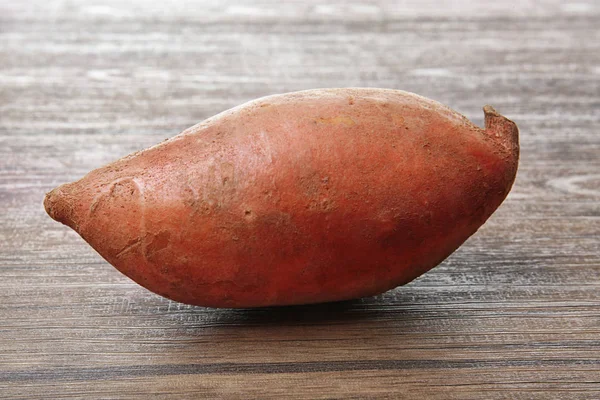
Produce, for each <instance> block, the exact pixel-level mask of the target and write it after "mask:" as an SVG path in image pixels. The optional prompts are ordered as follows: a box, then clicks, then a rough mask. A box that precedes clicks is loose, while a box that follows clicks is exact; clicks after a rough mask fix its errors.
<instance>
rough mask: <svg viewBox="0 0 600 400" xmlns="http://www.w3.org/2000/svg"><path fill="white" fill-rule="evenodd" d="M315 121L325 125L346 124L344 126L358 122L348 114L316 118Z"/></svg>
mask: <svg viewBox="0 0 600 400" xmlns="http://www.w3.org/2000/svg"><path fill="white" fill-rule="evenodd" d="M315 122H317V123H319V124H324V125H344V126H353V125H356V122H354V120H353V119H352V118H350V117H349V116H347V115H338V116H337V117H332V118H323V117H319V118H317V119H315Z"/></svg>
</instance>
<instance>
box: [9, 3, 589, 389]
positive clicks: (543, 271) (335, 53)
mask: <svg viewBox="0 0 600 400" xmlns="http://www.w3.org/2000/svg"><path fill="white" fill-rule="evenodd" d="M441 3H442V2H437V1H433V0H407V1H402V2H395V1H389V0H379V1H369V2H366V1H365V2H362V3H361V2H346V1H341V0H329V1H328V2H324V3H321V4H318V3H317V2H311V1H275V0H261V1H253V0H247V1H237V2H226V3H225V2H221V1H213V2H210V1H192V0H185V1H181V2H173V3H170V2H149V1H148V2H146V1H142V0H135V1H131V0H128V1H120V0H111V1H107V2H104V3H95V4H92V3H91V2H88V1H86V0H69V1H58V0H43V1H42V0H35V1H22V2H19V1H12V2H11V1H3V2H1V3H0V397H1V398H11V399H36V398H40V399H41V398H43V399H58V398H86V399H89V398H127V399H133V398H139V399H147V398H150V396H152V398H238V399H249V398H261V399H267V398H272V399H288V398H290V399H292V398H313V399H317V398H328V399H330V398H347V399H364V398H407V399H415V398H417V399H419V398H420V399H483V398H485V399H491V398H498V399H550V398H555V399H559V398H560V399H598V398H600V31H599V29H598V28H599V26H600V3H598V2H597V1H595V0H579V1H577V2H562V1H558V0H546V1H532V0H521V1H514V2H502V1H492V0H490V1H478V2H476V3H477V4H469V3H475V2H468V1H466V0H460V1H453V2H445V3H448V4H450V3H452V6H450V5H443V4H441ZM344 86H375V87H388V88H400V89H404V90H409V91H413V92H417V93H419V94H422V95H425V96H427V97H430V98H433V99H436V100H439V101H441V102H443V103H446V104H448V105H450V106H451V107H452V108H454V109H456V110H458V111H460V112H462V113H464V114H465V115H467V116H468V117H469V118H471V119H472V120H473V121H474V122H476V123H478V124H481V123H482V117H483V114H482V111H481V107H482V106H483V105H484V104H487V103H489V104H492V105H494V106H495V107H497V109H498V110H499V111H501V112H502V113H504V114H506V115H507V116H508V117H509V118H511V119H514V120H515V121H516V122H517V123H518V124H519V126H520V129H521V144H522V158H521V166H520V169H519V174H518V178H517V182H516V184H515V186H514V189H513V191H512V193H511V194H510V196H509V197H508V199H507V200H506V202H505V203H504V204H503V205H502V207H501V208H500V209H499V210H498V211H497V213H496V214H494V216H493V217H492V218H491V219H490V220H489V221H488V223H486V225H485V226H484V227H483V228H481V229H480V231H479V232H478V233H477V234H476V235H475V236H473V237H472V238H471V239H469V240H468V241H467V242H466V243H465V244H464V245H463V246H462V248H460V249H459V250H458V251H457V252H456V253H455V254H454V255H452V256H451V257H450V258H449V259H448V260H446V261H445V262H444V263H443V264H442V265H441V266H439V267H437V268H436V269H434V270H433V271H431V272H429V273H428V274H426V275H424V276H422V277H421V278H419V279H418V280H416V281H415V282H413V283H411V284H409V285H407V286H405V287H400V288H397V289H396V290H393V291H390V292H388V293H385V294H384V295H381V296H378V297H375V298H367V299H362V300H359V301H354V302H347V303H341V304H325V305H318V306H306V307H294V308H279V309H255V310H215V309H206V308H200V307H191V306H186V305H182V304H177V303H175V302H171V301H168V300H166V299H163V298H160V297H158V296H156V295H154V294H152V293H150V292H148V291H146V290H144V289H142V288H141V287H139V286H137V285H136V284H134V283H132V282H131V281H130V280H128V279H127V278H125V277H124V276H122V275H121V274H120V273H118V272H117V271H116V270H115V269H114V268H112V267H111V266H110V265H108V264H107V263H106V262H105V261H103V260H102V259H101V258H100V256H99V255H97V254H96V253H95V252H94V251H93V250H92V249H91V248H90V247H89V246H88V245H86V244H85V243H84V242H83V240H81V239H80V238H79V237H78V236H77V234H75V233H74V232H73V231H71V230H69V229H68V228H66V227H64V226H62V225H60V224H57V223H56V222H54V221H52V220H51V219H50V218H48V217H47V216H46V214H45V213H44V210H43V208H42V204H41V203H42V198H43V195H44V193H45V192H46V191H48V190H50V189H51V188H53V187H54V186H56V185H58V184H60V183H64V182H67V181H71V180H74V179H77V178H79V177H81V176H82V175H83V174H85V173H86V172H87V171H89V170H91V169H93V168H96V167H98V166H100V165H103V164H104V163H107V162H109V161H111V160H115V159H117V158H119V157H121V156H123V155H125V154H127V153H129V152H132V151H134V150H138V149H142V148H144V147H147V146H149V145H152V144H154V143H157V142H159V141H161V140H162V139H165V138H167V137H170V136H172V135H174V134H176V133H178V132H180V131H181V130H183V129H184V128H186V127H188V126H190V125H192V124H194V123H196V122H198V121H200V120H202V119H204V118H206V117H208V116H211V115H213V114H215V113H217V112H220V111H222V110H224V109H227V108H229V107H232V106H234V105H237V104H240V103H242V102H244V101H246V100H249V99H253V98H256V97H260V96H263V95H268V94H273V93H279V92H286V91H293V90H300V89H307V88H315V87H344Z"/></svg>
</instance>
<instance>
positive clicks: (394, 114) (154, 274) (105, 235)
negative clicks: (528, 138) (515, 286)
mask: <svg viewBox="0 0 600 400" xmlns="http://www.w3.org/2000/svg"><path fill="white" fill-rule="evenodd" d="M484 113H485V130H484V129H480V128H478V127H477V126H475V125H473V124H472V123H471V122H470V121H468V120H467V119H466V118H465V117H463V116H462V115H460V114H458V113H456V112H454V111H452V110H451V109H449V108H447V107H445V106H444V105H442V104H440V103H437V102H435V101H432V100H429V99H426V98H424V97H421V96H417V95H415V94H411V93H407V92H402V91H396V90H384V89H322V90H309V91H303V92H296V93H288V94H284V95H275V96H270V97H264V98H261V99H258V100H255V101H251V102H249V103H246V104H244V105H241V106H239V107H236V108H234V109H231V110H229V111H225V112H223V113H221V114H219V115H217V116H215V117H212V118H210V119H208V120H206V121H204V122H202V123H200V124H198V125H196V126H194V127H192V128H189V129H187V130H186V131H184V132H182V133H181V134H179V135H177V136H175V137H173V138H172V139H170V140H168V141H166V142H163V143H161V144H159V145H157V146H154V147H151V148H149V149H147V150H144V151H141V152H138V153H134V154H132V155H129V156H127V157H125V158H123V159H121V160H118V161H115V162H113V163H112V164H109V165H107V166H104V167H102V168H99V169H96V170H94V171H92V172H90V173H89V174H88V175H87V176H85V177H84V178H82V179H81V180H79V181H77V182H74V183H70V184H65V185H62V186H60V187H58V188H56V189H54V190H53V191H51V192H50V193H48V194H47V196H46V199H45V202H44V204H45V207H46V210H47V212H48V214H49V215H50V216H51V217H52V218H54V219H55V220H57V221H59V222H62V223H64V224H66V225H68V226H70V227H71V228H73V229H74V230H75V231H77V232H78V233H79V234H80V235H81V236H82V237H83V238H84V239H85V240H86V241H87V242H88V243H89V244H90V245H91V246H92V247H93V248H94V249H96V251H98V253H100V255H102V257H104V258H105V259H106V260H107V261H108V262H110V263H111V264H112V265H114V266H115V267H116V268H117V269H119V270H120V271H121V272H122V273H124V274H125V275H127V276H129V277H130V278H131V279H133V280H134V281H136V282H137V283H139V284H140V285H142V286H144V287H146V288H148V289H150V290H152V291H154V292H156V293H158V294H160V295H162V296H165V297H168V298H170V299H174V300H176V301H179V302H183V303H189V304H197V305H203V306H211V307H258V306H270V305H290V304H305V303H316V302H326V301H336V300H344V299H352V298H358V297H363V296H370V295H375V294H378V293H382V292H384V291H386V290H389V289H391V288H394V287H396V286H399V285H402V284H405V283H407V282H409V281H411V280H413V279H414V278H416V277H418V276H419V275H421V274H423V273H424V272H426V271H427V270H429V269H431V268H433V267H434V266H436V265H437V264H439V263H440V262H441V261H442V260H444V259H445V258H446V257H447V256H448V255H450V254H451V253H452V252H453V251H454V250H455V249H456V248H458V247H459V246H460V245H461V244H462V243H463V242H464V241H465V240H466V239H467V238H468V237H469V236H471V235H472V234H473V233H474V232H475V231H476V230H477V229H478V228H479V227H480V226H481V225H482V224H483V223H484V222H485V221H486V220H487V219H488V217H489V216H490V215H491V214H492V213H493V212H494V211H495V210H496V208H497V207H498V206H499V205H500V203H501V202H502V201H503V200H504V198H505V197H506V195H507V194H508V192H509V190H510V188H511V186H512V183H513V181H514V178H515V175H516V171H517V164H518V153H519V146H518V130H517V127H516V125H515V124H514V123H513V122H512V121H510V120H508V119H506V118H505V117H503V116H501V115H500V114H498V113H496V111H494V109H493V108H492V107H489V106H486V107H484Z"/></svg>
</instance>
